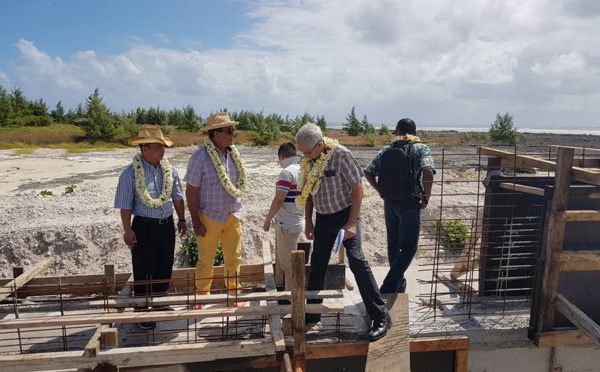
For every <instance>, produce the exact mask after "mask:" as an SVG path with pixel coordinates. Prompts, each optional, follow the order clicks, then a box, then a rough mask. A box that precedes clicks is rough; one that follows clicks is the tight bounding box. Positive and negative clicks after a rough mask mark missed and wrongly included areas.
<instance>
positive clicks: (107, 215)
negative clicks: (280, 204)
mask: <svg viewBox="0 0 600 372" xmlns="http://www.w3.org/2000/svg"><path fill="white" fill-rule="evenodd" d="M458 135H460V134H457V133H456V132H449V133H444V134H443V135H441V136H442V137H443V138H442V140H444V139H445V140H447V139H448V138H449V137H452V136H455V137H456V136H458ZM565 138H566V140H568V141H567V144H569V145H575V146H588V147H600V140H599V139H598V137H597V136H572V137H565V136H560V137H557V136H552V135H535V136H531V138H528V139H526V141H525V143H524V144H523V147H522V148H523V149H525V150H526V151H531V148H532V146H534V145H535V146H540V145H542V146H543V145H545V144H548V143H561V142H560V141H562V143H564V142H565ZM428 139H429V138H428ZM429 140H431V141H433V143H435V141H436V140H437V141H439V139H433V138H432V139H429ZM428 142H429V141H428ZM239 148H240V152H241V154H242V156H243V158H244V159H245V162H246V166H247V169H248V175H249V184H250V187H249V190H250V192H249V194H248V195H247V196H245V197H244V198H243V204H244V217H243V252H244V253H243V260H244V262H245V263H260V262H262V258H261V255H260V254H259V251H258V250H259V247H260V246H261V244H260V242H261V241H262V240H269V241H270V242H271V243H274V240H275V237H274V231H271V232H269V233H265V232H264V231H263V230H262V224H263V221H264V218H265V215H266V213H267V211H268V208H269V206H270V202H271V199H272V197H273V194H274V184H275V180H276V177H277V174H278V173H279V171H280V168H279V166H278V164H277V162H276V156H275V153H276V148H274V147H250V146H239ZM351 150H352V152H353V154H354V155H355V156H356V158H357V159H358V160H359V162H360V163H361V164H362V165H363V166H364V165H366V164H367V163H368V161H369V160H370V159H371V158H372V157H373V156H374V155H375V154H376V152H377V150H378V149H376V148H364V147H361V148H352V149H351ZM432 150H433V153H434V154H435V160H436V164H437V166H438V167H440V166H441V162H442V159H443V160H444V167H445V169H444V171H443V172H438V175H437V176H436V184H435V186H434V194H435V193H438V194H441V193H442V191H443V194H444V199H443V203H444V208H443V209H440V206H441V204H440V203H441V200H440V199H441V198H432V200H431V202H430V205H429V207H428V208H427V209H426V210H425V211H424V213H423V219H433V218H440V217H442V218H446V217H453V218H456V217H460V218H467V217H470V213H472V210H470V209H469V207H471V206H475V205H476V204H477V202H478V200H477V197H476V195H477V194H478V193H480V192H482V191H480V188H481V184H480V182H476V180H477V175H476V174H475V173H473V172H475V168H473V167H474V166H475V167H476V166H477V164H478V163H477V162H478V159H477V155H476V154H475V153H476V148H475V147H474V146H465V147H448V148H443V149H442V148H440V147H437V146H432ZM525 150H524V151H525ZM137 151H138V150H137V149H135V148H132V149H125V150H115V151H110V152H95V153H86V154H67V153H65V151H63V150H49V149H39V150H37V151H35V152H34V153H33V154H28V155H18V154H15V152H14V151H12V150H2V151H0V205H2V213H0V277H10V276H11V275H12V270H11V268H12V266H16V265H23V266H29V265H31V264H34V263H35V262H38V261H40V260H42V259H44V258H45V257H50V256H54V257H55V259H56V264H55V265H54V266H53V267H51V268H50V269H48V270H47V271H46V273H47V274H79V273H84V272H85V273H90V272H98V273H101V272H103V266H104V264H106V263H113V264H115V265H116V268H117V270H118V271H119V272H123V271H129V270H130V269H131V262H130V261H131V259H130V253H129V249H128V248H127V246H126V245H125V244H124V243H123V241H122V228H121V224H120V219H119V212H118V210H116V209H114V208H113V200H114V193H115V189H116V184H117V179H118V176H119V174H120V172H121V171H122V170H123V169H124V168H125V166H126V165H127V164H128V163H130V162H131V158H132V157H133V156H134V155H135V154H136V152H137ZM194 151H195V147H184V148H173V149H169V150H167V156H168V157H169V159H170V161H171V163H172V164H173V165H174V166H175V167H176V168H177V170H178V171H179V174H180V176H181V177H182V178H183V176H184V175H185V171H186V166H187V162H188V159H189V157H190V155H191V154H192V153H193V152H194ZM450 154H458V155H454V157H452V156H451V155H450ZM461 154H465V155H461ZM442 156H445V158H442ZM442 174H443V180H444V182H443V184H442V183H441V182H439V181H440V180H441V178H442ZM465 180H470V181H473V180H475V182H458V181H465ZM455 181H456V182H455ZM364 184H365V198H364V201H363V207H362V210H361V215H362V227H363V250H364V252H365V256H366V258H367V259H368V260H369V262H370V263H371V265H372V266H387V258H386V253H385V251H386V249H385V246H386V239H385V224H384V219H383V203H382V201H381V199H380V198H379V197H378V196H377V195H376V193H375V192H374V190H373V189H371V188H370V187H369V185H368V184H367V183H366V182H364ZM69 185H76V186H77V188H76V189H75V192H73V193H71V194H65V187H66V186H69ZM442 185H443V190H441V187H442ZM42 190H49V191H52V193H53V196H41V195H40V192H41V191H42ZM453 195H456V196H453ZM465 195H471V197H467V196H465ZM479 202H481V200H480V201H479ZM440 211H441V213H440ZM186 213H187V211H186ZM420 243H421V244H422V245H424V246H427V245H428V244H431V242H428V241H426V240H424V239H422V240H421V242H420ZM178 250H179V243H178V247H177V248H176V251H178ZM422 258H423V257H422ZM425 259H426V257H425ZM182 261H183V259H182V258H181V257H177V259H176V265H178V266H181V263H182Z"/></svg>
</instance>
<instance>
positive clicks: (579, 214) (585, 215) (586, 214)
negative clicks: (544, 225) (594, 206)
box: [558, 211, 600, 222]
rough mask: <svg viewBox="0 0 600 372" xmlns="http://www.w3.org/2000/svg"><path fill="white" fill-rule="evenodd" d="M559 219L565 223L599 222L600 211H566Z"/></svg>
mask: <svg viewBox="0 0 600 372" xmlns="http://www.w3.org/2000/svg"><path fill="white" fill-rule="evenodd" d="M558 217H559V218H560V220H561V221H563V222H574V221H577V222H598V221H600V211H564V212H562V213H560V214H559V216H558Z"/></svg>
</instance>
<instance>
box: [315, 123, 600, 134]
mask: <svg viewBox="0 0 600 372" xmlns="http://www.w3.org/2000/svg"><path fill="white" fill-rule="evenodd" d="M386 126H387V127H388V128H389V129H390V130H391V129H392V127H390V126H389V125H386ZM490 126H491V125H490V124H481V125H467V124H422V125H419V126H418V128H417V130H421V131H433V132H442V131H456V132H466V133H468V132H487V131H488V130H489V129H490ZM380 127H381V124H379V125H378V126H377V125H376V126H375V130H379V128H380ZM327 128H331V129H343V128H344V124H343V123H332V124H328V125H327ZM515 128H516V130H517V132H519V133H539V134H544V133H547V134H588V135H594V136H600V128H598V126H591V125H572V126H570V127H569V128H564V127H562V128H552V126H548V125H547V124H539V125H527V126H523V127H519V126H515Z"/></svg>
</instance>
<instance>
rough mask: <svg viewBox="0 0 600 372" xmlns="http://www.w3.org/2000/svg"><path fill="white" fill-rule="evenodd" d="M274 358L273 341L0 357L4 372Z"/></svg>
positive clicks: (224, 342)
mask: <svg viewBox="0 0 600 372" xmlns="http://www.w3.org/2000/svg"><path fill="white" fill-rule="evenodd" d="M273 354H275V350H274V349H273V345H272V343H271V340H270V339H255V340H237V341H221V342H208V343H192V344H180V345H160V346H141V347H131V348H115V349H110V350H106V351H100V353H99V354H98V356H97V357H96V358H86V357H83V356H81V351H66V352H56V353H36V354H19V355H10V356H7V355H0V366H2V370H3V371H11V372H29V371H33V370H36V371H37V370H44V371H46V370H64V369H65V368H93V367H95V366H96V365H98V364H100V363H106V364H110V365H114V366H119V367H145V366H162V365H169V364H173V362H174V361H185V362H187V363H194V362H208V361H214V360H220V359H236V358H249V357H259V356H270V355H273Z"/></svg>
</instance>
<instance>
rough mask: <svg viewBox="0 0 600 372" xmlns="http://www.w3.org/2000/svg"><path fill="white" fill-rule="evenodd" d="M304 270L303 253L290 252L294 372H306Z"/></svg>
mask: <svg viewBox="0 0 600 372" xmlns="http://www.w3.org/2000/svg"><path fill="white" fill-rule="evenodd" d="M305 276H306V270H305V263H304V251H298V250H296V251H292V336H293V337H294V357H293V358H292V366H293V368H294V371H295V372H302V371H305V370H306V331H305V330H304V316H305V308H307V307H308V306H307V305H306V304H305V302H304V301H305V300H304V299H305V296H304V292H305V288H306V287H305V286H306V277H305Z"/></svg>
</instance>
